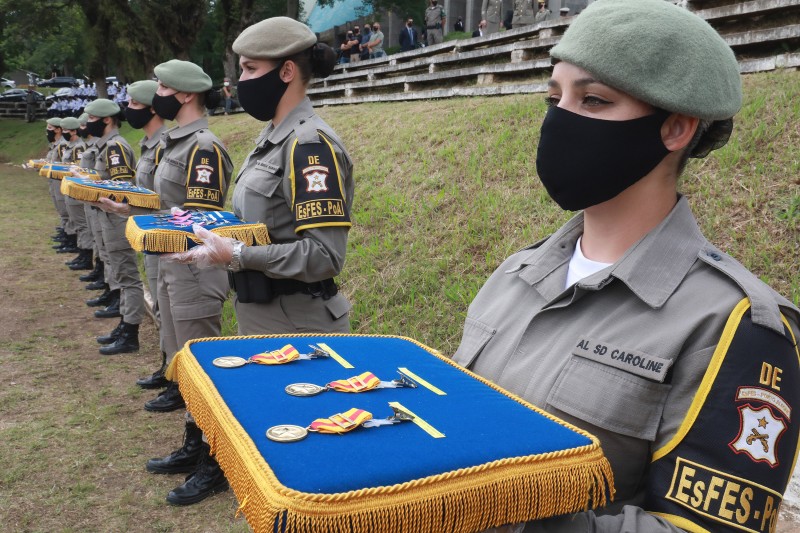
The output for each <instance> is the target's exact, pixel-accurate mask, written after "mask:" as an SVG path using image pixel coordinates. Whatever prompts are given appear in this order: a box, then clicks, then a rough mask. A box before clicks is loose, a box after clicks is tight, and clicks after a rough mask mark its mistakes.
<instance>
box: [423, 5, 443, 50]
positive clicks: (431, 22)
mask: <svg viewBox="0 0 800 533" xmlns="http://www.w3.org/2000/svg"><path fill="white" fill-rule="evenodd" d="M446 22H447V14H446V13H445V12H444V8H443V7H442V6H440V5H439V3H438V1H437V0H431V5H430V6H428V9H426V10H425V37H426V42H427V43H428V46H430V45H432V44H439V43H441V42H442V41H443V40H444V35H443V34H442V28H444V27H445V24H446Z"/></svg>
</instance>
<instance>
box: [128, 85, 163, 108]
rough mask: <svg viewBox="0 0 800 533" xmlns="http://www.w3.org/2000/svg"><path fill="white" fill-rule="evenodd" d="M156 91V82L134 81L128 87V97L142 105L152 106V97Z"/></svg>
mask: <svg viewBox="0 0 800 533" xmlns="http://www.w3.org/2000/svg"><path fill="white" fill-rule="evenodd" d="M157 90H158V82H157V81H153V80H141V81H135V82H133V83H131V84H130V85H129V86H128V96H130V97H131V100H136V101H137V102H139V103H140V104H142V105H153V96H154V95H155V94H156V91H157Z"/></svg>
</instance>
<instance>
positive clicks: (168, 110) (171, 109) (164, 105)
mask: <svg viewBox="0 0 800 533" xmlns="http://www.w3.org/2000/svg"><path fill="white" fill-rule="evenodd" d="M181 107H183V104H182V103H181V102H180V100H178V97H177V96H175V95H174V94H171V95H169V96H159V95H157V94H156V95H154V96H153V109H155V110H156V114H157V115H158V116H159V117H161V118H163V119H164V120H175V117H177V116H178V113H179V112H180V110H181Z"/></svg>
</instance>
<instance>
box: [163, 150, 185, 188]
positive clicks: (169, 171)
mask: <svg viewBox="0 0 800 533" xmlns="http://www.w3.org/2000/svg"><path fill="white" fill-rule="evenodd" d="M158 169H159V173H158V179H163V180H167V181H171V182H172V183H177V184H178V185H181V186H182V187H185V186H186V181H187V179H188V176H187V174H186V163H185V162H183V161H178V160H177V159H172V158H169V157H166V158H164V159H163V160H162V161H161V163H159V165H158Z"/></svg>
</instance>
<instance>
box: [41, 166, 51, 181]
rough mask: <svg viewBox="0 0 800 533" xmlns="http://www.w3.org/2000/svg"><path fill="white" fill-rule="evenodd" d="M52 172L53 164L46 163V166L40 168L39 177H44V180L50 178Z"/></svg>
mask: <svg viewBox="0 0 800 533" xmlns="http://www.w3.org/2000/svg"><path fill="white" fill-rule="evenodd" d="M50 170H52V164H51V163H45V164H44V165H42V166H41V167H39V175H40V176H41V177H43V178H49V177H50Z"/></svg>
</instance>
